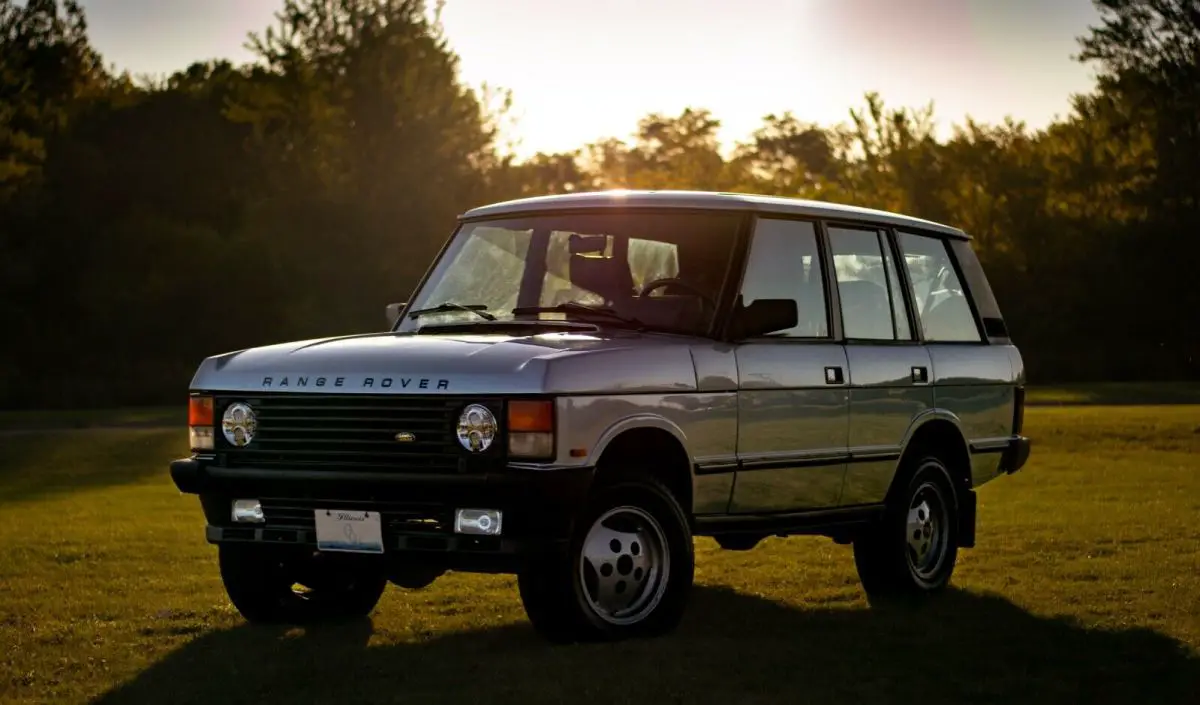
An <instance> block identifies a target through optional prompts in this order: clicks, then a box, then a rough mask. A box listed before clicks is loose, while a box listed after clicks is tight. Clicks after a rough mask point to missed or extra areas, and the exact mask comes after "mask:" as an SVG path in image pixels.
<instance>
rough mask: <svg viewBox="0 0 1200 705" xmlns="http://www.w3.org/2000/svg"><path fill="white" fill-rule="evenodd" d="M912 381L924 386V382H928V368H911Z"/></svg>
mask: <svg viewBox="0 0 1200 705" xmlns="http://www.w3.org/2000/svg"><path fill="white" fill-rule="evenodd" d="M912 381H914V382H917V383H919V384H925V383H926V382H928V381H929V368H928V367H914V368H912Z"/></svg>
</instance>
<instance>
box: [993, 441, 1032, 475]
mask: <svg viewBox="0 0 1200 705" xmlns="http://www.w3.org/2000/svg"><path fill="white" fill-rule="evenodd" d="M1029 452H1030V442H1029V439H1028V438H1026V437H1025V436H1017V437H1016V438H1014V439H1013V440H1012V443H1010V444H1009V445H1008V448H1005V449H1004V455H1003V456H1001V458H1000V469H1001V470H1003V471H1004V472H1006V473H1008V474H1009V475H1011V474H1013V473H1015V472H1017V471H1018V470H1020V469H1021V468H1023V467H1025V463H1027V462H1028V461H1029Z"/></svg>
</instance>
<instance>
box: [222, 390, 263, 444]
mask: <svg viewBox="0 0 1200 705" xmlns="http://www.w3.org/2000/svg"><path fill="white" fill-rule="evenodd" d="M257 428H258V416H257V415H256V414H255V413H254V409H253V408H251V406H250V405H249V404H246V403H244V402H240V401H239V402H236V403H234V404H230V405H229V408H227V409H225V413H224V414H222V415H221V432H222V433H224V434H225V440H227V441H229V445H231V446H234V447H235V448H241V447H243V446H245V445H248V444H249V443H250V441H252V440H254V432H255V430H257Z"/></svg>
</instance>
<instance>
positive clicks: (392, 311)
mask: <svg viewBox="0 0 1200 705" xmlns="http://www.w3.org/2000/svg"><path fill="white" fill-rule="evenodd" d="M405 304H406V302H401V303H398V304H388V305H387V322H388V328H394V327H395V326H396V320H397V319H399V318H400V312H401V311H403V310H404V306H405Z"/></svg>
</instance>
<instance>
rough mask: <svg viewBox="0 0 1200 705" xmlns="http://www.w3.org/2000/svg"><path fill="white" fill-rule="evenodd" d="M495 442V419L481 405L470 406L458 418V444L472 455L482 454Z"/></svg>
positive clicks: (488, 410)
mask: <svg viewBox="0 0 1200 705" xmlns="http://www.w3.org/2000/svg"><path fill="white" fill-rule="evenodd" d="M494 440H496V417H495V415H494V414H492V412H491V410H490V409H488V408H487V407H486V406H483V405H482V404H471V405H470V406H468V407H467V408H465V409H463V412H462V415H460V416H459V417H458V442H459V444H461V445H462V447H463V448H466V449H467V450H469V451H471V452H472V453H482V452H483V451H485V450H487V449H488V448H490V447H491V445H492V441H494Z"/></svg>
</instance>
